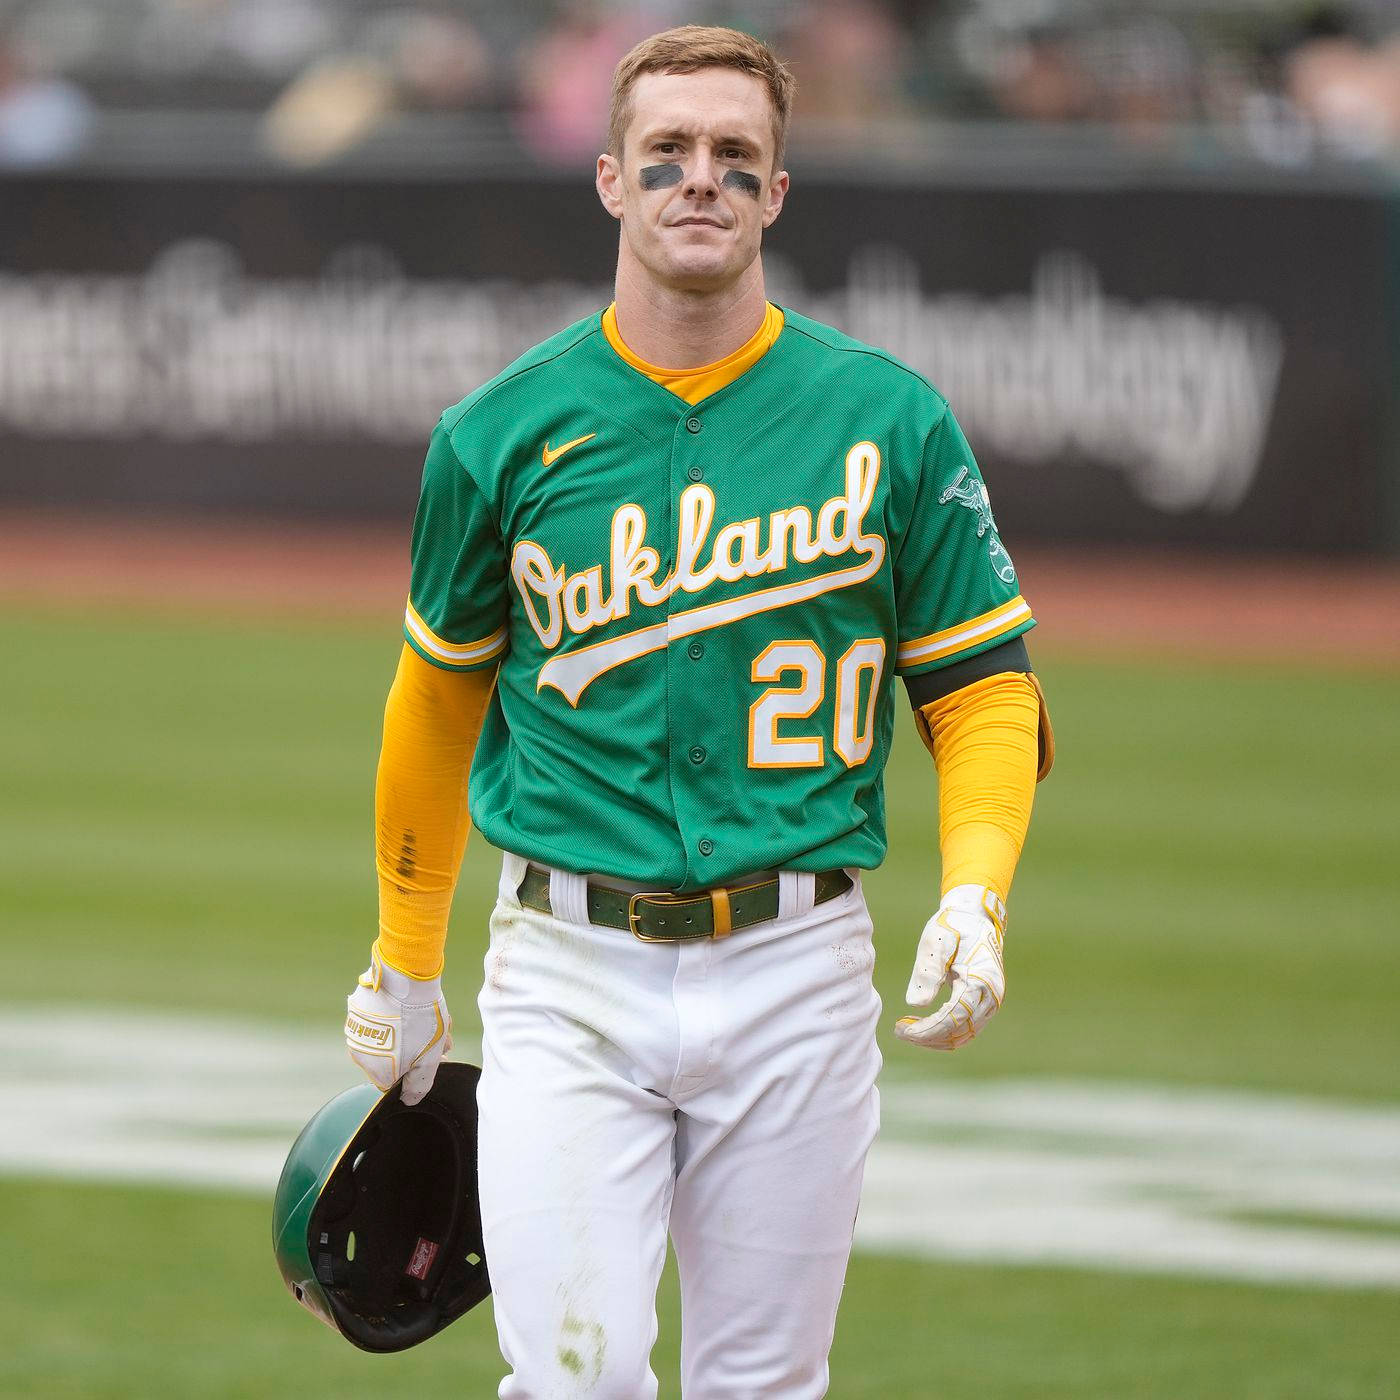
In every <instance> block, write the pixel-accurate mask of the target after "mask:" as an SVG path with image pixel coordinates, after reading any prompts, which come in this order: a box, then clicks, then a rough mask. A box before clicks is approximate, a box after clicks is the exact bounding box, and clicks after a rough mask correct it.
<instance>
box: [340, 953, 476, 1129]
mask: <svg viewBox="0 0 1400 1400" xmlns="http://www.w3.org/2000/svg"><path fill="white" fill-rule="evenodd" d="M345 1008H346V1014H345V1044H346V1045H347V1046H348V1047H349V1050H350V1058H351V1059H352V1060H354V1062H355V1063H356V1064H357V1065H359V1067H360V1068H361V1069H362V1070H364V1072H365V1073H366V1074H367V1075H368V1076H369V1078H370V1081H371V1082H372V1083H373V1084H374V1086H375V1088H377V1089H380V1090H388V1089H392V1088H393V1087H394V1083H395V1081H396V1080H398V1079H399V1078H400V1076H403V1101H404V1103H406V1104H415V1103H417V1102H418V1101H419V1099H421V1098H422V1097H423V1095H424V1094H426V1093H427V1092H428V1090H429V1089H431V1088H432V1087H433V1077H434V1076H435V1075H436V1074H437V1067H438V1065H439V1063H440V1062H441V1060H442V1057H443V1056H444V1055H445V1054H446V1053H447V1052H448V1051H449V1050H450V1049H451V1048H452V1017H451V1016H450V1015H448V1012H447V1002H446V1000H445V999H444V998H443V995H442V979H441V978H440V977H429V978H428V979H427V980H426V981H424V980H421V979H419V978H417V977H410V976H409V975H408V974H407V973H406V972H400V971H399V970H398V968H396V967H390V966H389V965H388V964H387V963H385V962H383V961H382V960H381V959H380V956H379V946H378V945H377V944H376V945H375V948H374V951H373V952H372V953H371V954H370V964H369V969H368V971H366V972H364V973H362V974H361V975H360V981H359V985H358V986H357V987H356V988H355V990H354V991H353V992H351V993H350V995H349V996H348V997H347V998H346V1000H345Z"/></svg>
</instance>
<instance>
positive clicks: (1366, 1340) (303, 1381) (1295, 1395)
mask: <svg viewBox="0 0 1400 1400" xmlns="http://www.w3.org/2000/svg"><path fill="white" fill-rule="evenodd" d="M75 1206H76V1210H75ZM0 1227H3V1232H4V1239H5V1241H6V1248H7V1255H8V1258H7V1269H6V1278H5V1281H4V1284H3V1285H0V1300H3V1303H4V1316H5V1327H6V1346H5V1347H4V1348H3V1349H0V1395H4V1396H6V1397H15V1400H18V1398H19V1397H33V1400H60V1397H61V1400H167V1397H168V1398H169V1400H190V1398H191V1397H199V1400H270V1398H271V1397H282V1396H288V1397H291V1396H294V1397H296V1398H297V1400H349V1397H351V1396H360V1395H366V1394H370V1395H375V1396H383V1397H393V1396H413V1397H415V1400H484V1397H487V1396H492V1395H494V1394H495V1393H496V1384H497V1382H498V1381H499V1379H500V1362H499V1360H498V1358H497V1354H496V1343H495V1333H494V1331H493V1329H492V1326H491V1317H490V1310H489V1308H481V1309H478V1310H477V1311H475V1312H473V1313H470V1314H468V1315H467V1317H465V1318H463V1319H462V1320H461V1321H460V1322H458V1323H456V1324H454V1326H453V1327H452V1328H451V1329H450V1330H449V1331H448V1332H446V1333H444V1334H443V1335H442V1336H440V1337H437V1338H435V1339H433V1340H432V1341H431V1342H429V1343H427V1344H425V1345H424V1346H421V1347H418V1348H416V1349H415V1350H413V1351H410V1352H405V1353H403V1354H401V1355H399V1356H392V1357H380V1356H366V1355H364V1354H363V1353H360V1352H357V1351H355V1350H354V1349H353V1348H351V1347H350V1346H348V1345H347V1344H346V1343H345V1342H343V1341H341V1339H340V1338H338V1337H336V1336H335V1335H334V1334H333V1333H331V1332H330V1331H329V1330H328V1329H326V1328H324V1327H322V1326H321V1324H320V1323H318V1322H316V1321H314V1320H313V1319H312V1318H310V1317H309V1316H307V1314H305V1313H303V1312H302V1311H301V1310H300V1309H299V1308H297V1307H295V1306H294V1305H293V1304H292V1303H291V1301H290V1300H289V1299H288V1298H287V1297H286V1295H285V1294H284V1292H283V1291H282V1287H281V1281H280V1280H279V1279H278V1278H277V1276H276V1272H275V1269H274V1267H273V1264H272V1260H271V1257H270V1252H269V1251H268V1250H267V1248H266V1244H267V1238H266V1237H267V1210H266V1208H265V1206H264V1205H263V1203H261V1202H258V1201H256V1200H243V1199H238V1200H225V1199H222V1198H219V1197H210V1196H204V1195H196V1194H185V1193H182V1192H166V1191H162V1192H155V1191H149V1190H126V1189H119V1188H114V1187H96V1186H87V1187H83V1188H82V1189H81V1190H79V1191H76V1192H75V1190H74V1189H73V1188H70V1187H67V1186H61V1185H58V1184H55V1183H51V1182H50V1183H42V1184H36V1183H21V1184H18V1185H16V1184H13V1183H5V1184H4V1187H3V1191H2V1192H0ZM1395 1311H1396V1295H1395V1294H1394V1293H1384V1292H1376V1293H1363V1292H1347V1293H1331V1294H1329V1293H1317V1292H1312V1291H1309V1290H1302V1289H1282V1288H1264V1287H1241V1286H1238V1285H1232V1284H1224V1283H1203V1282H1196V1281H1194V1280H1181V1279H1143V1278H1134V1277H1128V1276H1122V1275H1117V1274H1107V1273H1083V1272H1077V1271H1072V1270H1058V1269H1056V1270H1047V1269H993V1268H970V1267H967V1266H962V1265H960V1266H957V1267H947V1266H941V1267H940V1266H934V1265H929V1264H917V1263H913V1262H908V1261H904V1260H895V1259H883V1258H873V1257H868V1256H861V1255H857V1256H856V1258H855V1259H854V1261H853V1262H852V1265H851V1272H850V1275H849V1278H848V1280H847V1286H846V1295H845V1301H844V1303H843V1305H842V1315H841V1324H840V1327H839V1328H838V1331H837V1342H836V1347H835V1349H834V1351H833V1353H832V1360H831V1370H832V1383H831V1395H832V1397H833V1400H915V1397H919V1396H923V1395H929V1396H932V1397H942V1396H969V1395H973V1396H978V1397H988V1398H989V1400H1393V1397H1394V1395H1395V1380H1396V1370H1395V1360H1394V1350H1393V1344H1392V1340H1391V1339H1392V1335H1393V1326H1394V1322H1395ZM660 1314H661V1340H660V1342H659V1343H658V1345H657V1349H656V1352H655V1353H654V1355H653V1365H654V1367H655V1369H656V1372H657V1374H658V1375H659V1376H662V1377H663V1378H664V1377H668V1376H673V1375H674V1374H675V1373H676V1370H677V1345H676V1343H677V1337H678V1331H679V1308H678V1304H677V1295H676V1289H675V1287H674V1280H673V1279H671V1278H670V1277H669V1276H668V1278H667V1280H666V1283H665V1285H664V1286H663V1288H662V1292H661V1300H660ZM661 1394H662V1396H664V1397H670V1400H675V1396H676V1391H675V1387H674V1385H668V1384H666V1383H665V1382H664V1381H663V1385H662V1389H661Z"/></svg>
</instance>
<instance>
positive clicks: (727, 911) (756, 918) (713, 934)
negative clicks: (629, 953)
mask: <svg viewBox="0 0 1400 1400" xmlns="http://www.w3.org/2000/svg"><path fill="white" fill-rule="evenodd" d="M816 882H817V883H816V893H815V896H814V898H813V900H812V903H813V904H814V905H815V904H825V903H826V902H827V900H829V899H835V898H836V896H837V895H840V894H845V893H846V891H847V890H848V889H850V888H851V877H850V876H849V875H847V874H846V872H845V871H844V870H823V871H821V872H820V873H819V874H818V875H817V876H816ZM517 897H518V898H519V900H520V902H521V904H523V905H524V906H525V907H526V908H527V909H538V910H539V912H540V913H542V914H552V913H553V912H554V909H553V907H552V906H551V905H550V902H549V872H548V871H547V870H542V869H540V867H539V866H537V865H530V866H527V867H526V868H525V878H524V879H523V880H522V881H521V882H520V889H519V891H518V892H517ZM777 917H778V881H777V880H776V879H773V880H760V881H759V882H758V883H757V884H755V885H736V886H733V887H728V888H726V887H723V886H721V887H717V888H715V889H712V890H697V891H696V892H695V893H694V894H632V893H631V892H630V891H628V890H616V889H613V888H612V886H611V885H594V884H590V885H589V886H588V919H589V922H590V923H594V924H602V925H603V926H604V927H605V928H619V929H626V930H628V932H630V933H634V934H636V936H637V937H638V938H640V939H641V940H642V942H644V943H684V942H686V941H688V940H689V939H692V938H724V937H727V936H728V935H729V934H731V933H733V932H735V931H736V930H737V929H741V928H748V927H749V926H750V925H751V924H761V923H764V922H765V921H766V920H768V919H776V918H777Z"/></svg>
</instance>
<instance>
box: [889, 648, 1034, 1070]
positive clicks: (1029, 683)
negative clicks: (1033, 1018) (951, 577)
mask: <svg viewBox="0 0 1400 1400" xmlns="http://www.w3.org/2000/svg"><path fill="white" fill-rule="evenodd" d="M906 685H907V689H908V691H909V699H910V703H911V704H912V705H913V706H914V711H915V723H916V726H917V728H918V731H919V735H920V737H921V738H922V739H923V741H924V744H925V746H926V747H927V748H928V750H929V752H930V753H931V754H932V755H933V759H934V763H935V765H936V766H937V769H938V837H939V849H940V851H941V853H942V859H943V877H942V899H941V902H940V904H939V908H938V912H937V913H936V914H935V915H934V916H933V918H932V919H930V920H929V922H928V923H927V924H926V925H925V927H924V931H923V934H922V936H921V938H920V940H919V948H918V952H917V954H916V955H915V959H914V971H913V975H912V976H911V977H910V980H909V988H908V991H907V992H906V995H905V999H906V1001H907V1002H908V1003H909V1004H910V1005H911V1006H927V1005H929V1004H930V1003H931V1002H932V1001H933V1000H934V998H935V997H936V996H937V995H938V993H939V991H940V990H941V989H942V987H943V986H944V985H945V984H948V985H949V997H948V1000H947V1002H945V1003H944V1005H943V1006H941V1007H940V1008H939V1009H938V1010H937V1011H936V1012H934V1013H933V1014H932V1015H930V1016H925V1017H923V1018H917V1017H912V1016H910V1017H904V1018H902V1019H901V1020H900V1021H899V1022H897V1023H896V1026H895V1033H896V1034H897V1035H899V1036H900V1037H901V1038H902V1039H904V1040H908V1041H910V1042H912V1043H913V1044H915V1045H922V1046H925V1047H927V1048H929V1049H935V1050H955V1049H957V1047H958V1046H960V1045H963V1044H965V1043H966V1042H967V1041H969V1040H971V1039H972V1038H973V1036H975V1035H976V1034H977V1032H978V1031H979V1030H980V1029H981V1028H982V1026H983V1025H985V1024H986V1022H987V1020H988V1019H989V1018H990V1017H991V1016H992V1015H993V1013H994V1012H995V1011H996V1010H997V1008H998V1007H1000V1005H1001V1003H1002V1000H1003V999H1004V997H1005V995H1006V974H1005V969H1004V965H1003V961H1002V940H1003V936H1004V934H1005V929H1006V900H1007V897H1008V895H1009V894H1010V892H1011V882H1012V879H1013V878H1014V876H1015V872H1016V863H1017V861H1018V860H1019V859H1020V855H1021V849H1022V846H1023V844H1024V842H1025V836H1026V830H1027V827H1028V826H1029V824H1030V816H1031V805H1032V802H1033V799H1034V795H1035V785H1036V782H1037V781H1038V780H1039V779H1041V778H1043V777H1045V776H1046V774H1048V773H1049V771H1050V767H1051V765H1052V764H1053V762H1054V755H1055V740H1054V733H1053V731H1052V729H1051V727H1050V720H1049V715H1048V713H1047V711H1046V709H1045V703H1044V698H1043V695H1042V693H1041V690H1040V685H1039V682H1038V681H1037V680H1036V678H1035V676H1034V674H1033V673H1032V672H1031V669H1030V658H1029V657H1028V655H1027V653H1026V647H1025V643H1024V641H1022V639H1021V638H1019V637H1017V638H1015V639H1014V640H1012V641H1010V642H1004V643H1002V644H1001V645H999V646H996V647H993V648H992V649H991V650H989V651H986V652H983V653H982V654H981V655H979V656H976V657H973V658H971V659H970V660H968V661H964V662H961V663H958V664H956V665H953V666H949V667H947V668H945V669H944V670H942V671H934V672H931V673H927V674H924V675H920V676H911V677H909V678H908V680H907V682H906Z"/></svg>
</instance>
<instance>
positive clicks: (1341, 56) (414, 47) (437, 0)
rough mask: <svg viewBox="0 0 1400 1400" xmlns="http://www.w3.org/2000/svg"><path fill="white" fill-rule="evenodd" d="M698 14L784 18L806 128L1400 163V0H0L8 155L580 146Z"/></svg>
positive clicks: (777, 24) (2, 118)
mask: <svg viewBox="0 0 1400 1400" xmlns="http://www.w3.org/2000/svg"><path fill="white" fill-rule="evenodd" d="M688 22H703V23H721V24H733V25H736V26H738V27H741V28H744V29H747V30H749V31H750V32H752V33H756V34H759V35H761V36H762V37H764V38H766V39H769V40H770V41H772V42H773V43H774V44H775V46H776V47H777V48H778V50H779V52H780V53H782V54H783V55H784V56H785V57H786V58H787V59H788V60H789V61H790V62H791V64H792V66H793V68H794V70H795V72H796V73H797V77H798V84H799V86H798V107H799V113H800V116H801V118H802V122H803V129H804V130H806V131H808V132H809V133H810V132H812V131H819V132H830V133H841V134H844V135H845V137H846V138H847V139H849V138H850V137H851V135H852V134H853V133H854V134H857V135H858V134H859V133H862V132H864V133H866V135H867V136H868V135H869V134H870V133H871V132H872V131H874V132H876V133H885V134H887V133H890V132H896V133H897V132H898V131H899V130H901V129H903V130H906V131H907V130H911V129H913V128H914V127H915V126H917V125H922V126H927V125H928V124H930V123H947V122H969V121H1003V122H1017V123H1022V124H1025V125H1028V126H1044V125H1056V126H1062V127H1063V126H1067V125H1071V124H1080V125H1081V126H1083V127H1084V129H1085V130H1086V131H1087V130H1089V129H1090V128H1094V129H1099V130H1103V129H1111V130H1112V131H1113V132H1114V133H1115V134H1116V135H1118V136H1120V137H1122V138H1123V139H1127V140H1130V141H1134V142H1141V143H1143V144H1144V145H1154V144H1155V145H1158V146H1161V145H1164V144H1169V143H1177V144H1179V143H1180V142H1181V141H1182V140H1183V133H1190V138H1189V139H1190V140H1191V141H1193V142H1196V143H1204V144H1205V145H1213V146H1215V147H1217V148H1218V149H1221V150H1227V151H1229V152H1231V153H1234V154H1239V153H1247V154H1249V155H1251V156H1254V157H1258V158H1260V159H1262V160H1265V161H1268V162H1271V163H1273V164H1276V165H1283V166H1306V165H1308V164H1309V163H1311V162H1314V161H1318V160H1338V159H1340V160H1354V161H1371V162H1383V163H1386V164H1389V165H1392V166H1394V165H1396V164H1397V163H1400V0H923V2H922V3H918V2H917V0H904V3H900V0H741V2H740V3H734V4H728V5H726V4H712V5H697V4H690V5H681V4H678V3H675V0H637V3H620V0H557V2H556V3H547V2H546V0H509V2H508V3H499V0H498V2H497V3H488V2H487V0H404V2H403V3H387V2H383V0H380V2H372V0H0V164H10V165H30V166H34V165H44V164H51V163H60V162H62V161H64V160H67V159H71V158H73V157H75V156H80V155H81V154H82V153H83V151H84V150H85V149H86V148H87V145H88V143H89V141H90V140H91V137H92V133H93V131H94V130H95V129H96V128H97V127H98V126H99V125H100V123H101V121H102V119H103V116H104V114H106V113H111V112H132V111H151V110H163V111H166V112H170V111H184V110H201V111H235V112H243V113H249V112H252V113H261V114H262V121H261V127H260V129H261V131H262V135H263V142H264V145H265V147H266V148H267V149H268V150H270V151H271V152H272V153H273V154H275V155H276V156H278V157H279V158H281V159H283V160H286V161H288V162H292V163H298V164H315V163H318V162H322V161H328V160H334V159H337V158H339V157H341V156H343V155H344V154H345V153H347V152H348V151H352V150H353V149H354V147H355V146H356V144H357V143H358V142H360V141H361V140H363V139H364V137H365V136H366V135H367V134H368V133H370V132H371V131H373V130H374V129H375V128H376V127H377V126H378V125H380V124H381V123H383V122H385V121H387V120H390V119H391V118H393V117H394V116H395V115H401V114H404V113H450V114H453V115H455V116H457V117H459V118H460V116H461V115H462V114H464V113H465V114H476V115H477V116H478V117H479V118H480V120H482V121H483V122H484V121H488V120H494V121H497V122H500V123H504V124H506V125H507V126H508V127H509V129H510V130H511V131H512V132H513V133H514V135H515V137H516V138H518V140H519V141H520V143H521V145H522V147H523V148H524V149H525V150H527V151H528V152H529V153H530V154H531V155H532V156H533V158H534V159H536V160H537V161H539V162H541V163H544V164H558V163H569V164H575V163H577V162H578V161H580V160H586V159H588V158H589V157H591V156H592V155H594V154H596V152H597V150H598V149H599V143H600V139H601V133H602V131H603V129H604V126H605V124H606V106H607V95H608V85H609V80H610V77H611V72H612V68H613V65H614V63H615V62H616V60H617V59H618V57H619V56H620V55H621V54H622V53H623V52H624V51H625V50H626V49H627V48H628V47H630V46H631V44H633V43H634V42H635V41H636V40H638V39H639V38H641V37H643V36H645V35H647V34H649V33H652V32H654V31H655V30H657V29H661V28H665V27H668V26H669V25H672V24H678V23H688Z"/></svg>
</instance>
